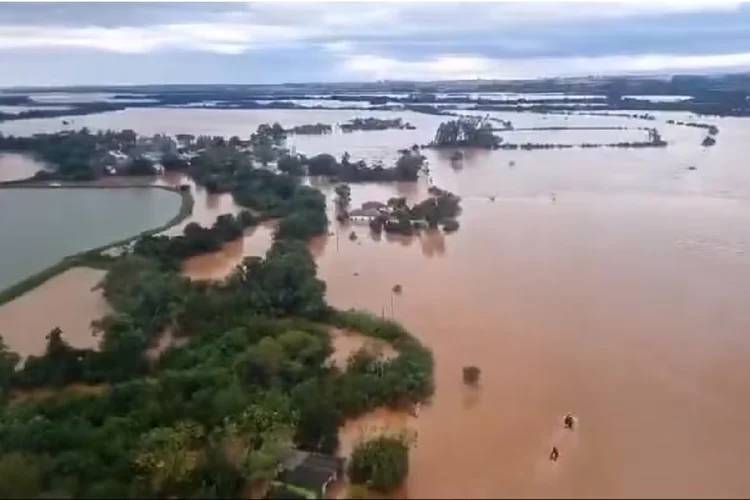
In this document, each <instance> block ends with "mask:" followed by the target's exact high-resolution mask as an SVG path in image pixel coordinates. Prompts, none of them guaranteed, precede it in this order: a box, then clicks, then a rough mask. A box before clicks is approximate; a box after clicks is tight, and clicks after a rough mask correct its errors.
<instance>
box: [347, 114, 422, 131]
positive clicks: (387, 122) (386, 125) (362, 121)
mask: <svg viewBox="0 0 750 500" xmlns="http://www.w3.org/2000/svg"><path fill="white" fill-rule="evenodd" d="M339 127H340V128H341V130H342V131H344V132H354V131H355V130H388V129H406V130H414V129H415V128H416V127H415V126H414V125H412V124H411V123H408V122H404V121H403V120H402V119H401V118H393V119H381V118H372V117H370V118H354V119H352V120H349V121H348V122H346V123H342V124H341V125H339Z"/></svg>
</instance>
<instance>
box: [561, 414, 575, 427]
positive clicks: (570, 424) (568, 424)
mask: <svg viewBox="0 0 750 500" xmlns="http://www.w3.org/2000/svg"><path fill="white" fill-rule="evenodd" d="M574 423H575V421H574V420H573V414H572V413H568V414H567V415H565V418H564V419H563V424H564V425H565V428H566V429H570V430H573V424H574Z"/></svg>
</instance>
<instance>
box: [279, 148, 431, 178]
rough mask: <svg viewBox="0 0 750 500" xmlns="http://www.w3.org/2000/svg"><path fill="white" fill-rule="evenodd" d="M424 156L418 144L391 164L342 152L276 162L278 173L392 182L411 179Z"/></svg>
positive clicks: (424, 159)
mask: <svg viewBox="0 0 750 500" xmlns="http://www.w3.org/2000/svg"><path fill="white" fill-rule="evenodd" d="M425 161H426V158H425V157H424V155H422V154H421V152H420V150H419V146H417V145H414V146H412V147H411V148H410V149H403V150H401V151H400V152H399V157H398V159H397V160H396V164H395V165H394V166H393V167H385V166H383V165H382V163H376V164H374V165H372V166H370V165H368V164H367V162H365V161H364V160H359V161H356V162H355V161H352V159H351V155H350V154H349V153H344V154H343V155H342V156H341V160H340V161H338V160H336V157H334V156H333V155H330V154H328V153H322V154H319V155H315V156H312V157H310V158H307V157H305V156H301V155H285V156H282V157H281V158H280V159H279V161H278V164H277V165H278V168H279V170H280V171H281V172H284V173H287V174H289V175H293V176H301V175H306V174H307V175H313V176H322V177H329V178H331V179H335V180H338V181H340V182H350V183H354V182H395V181H415V180H417V177H418V176H419V172H420V171H421V170H422V168H423V167H424V165H425Z"/></svg>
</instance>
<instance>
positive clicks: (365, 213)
mask: <svg viewBox="0 0 750 500" xmlns="http://www.w3.org/2000/svg"><path fill="white" fill-rule="evenodd" d="M380 215H381V211H380V210H378V209H376V208H366V209H365V208H355V209H354V210H351V211H350V212H349V220H351V221H352V222H370V221H371V220H373V219H375V218H376V217H379V216H380Z"/></svg>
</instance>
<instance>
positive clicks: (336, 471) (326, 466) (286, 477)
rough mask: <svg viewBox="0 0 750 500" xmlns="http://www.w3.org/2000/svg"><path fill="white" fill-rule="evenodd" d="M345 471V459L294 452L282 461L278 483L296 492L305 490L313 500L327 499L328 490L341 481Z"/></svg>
mask: <svg viewBox="0 0 750 500" xmlns="http://www.w3.org/2000/svg"><path fill="white" fill-rule="evenodd" d="M343 469H344V459H343V458H338V457H333V456H330V455H323V454H321V453H310V452H307V451H301V450H292V451H290V452H289V454H288V455H287V456H286V457H285V458H284V460H283V461H282V464H281V473H280V474H279V476H278V479H277V481H278V482H279V483H281V484H282V485H288V486H291V487H292V488H294V489H296V490H305V491H306V492H309V493H310V494H311V495H310V497H311V498H325V496H326V490H327V489H328V487H329V486H330V485H331V484H332V483H334V482H335V481H337V480H338V479H339V477H340V476H341V474H342V472H343Z"/></svg>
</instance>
